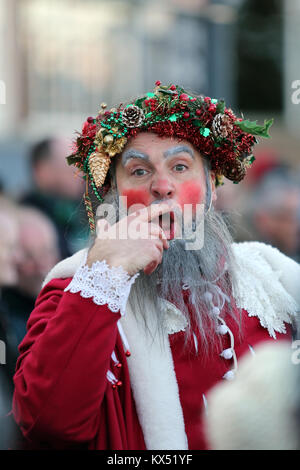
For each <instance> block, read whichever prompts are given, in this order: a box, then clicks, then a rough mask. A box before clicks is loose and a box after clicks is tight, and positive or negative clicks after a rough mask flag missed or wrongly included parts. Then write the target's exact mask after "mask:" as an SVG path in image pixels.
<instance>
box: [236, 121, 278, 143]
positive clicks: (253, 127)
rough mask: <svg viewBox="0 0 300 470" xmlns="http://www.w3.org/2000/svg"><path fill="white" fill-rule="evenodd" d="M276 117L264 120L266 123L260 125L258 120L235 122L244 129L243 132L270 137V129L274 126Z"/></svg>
mask: <svg viewBox="0 0 300 470" xmlns="http://www.w3.org/2000/svg"><path fill="white" fill-rule="evenodd" d="M273 122H274V119H269V120H268V121H266V120H265V121H264V125H263V126H260V125H259V124H257V121H248V120H245V121H235V122H234V124H235V125H236V126H238V127H239V128H240V129H242V131H243V132H247V133H248V134H252V135H258V136H260V137H265V138H267V139H269V138H270V137H271V136H270V134H269V129H270V127H271V126H272V124H273Z"/></svg>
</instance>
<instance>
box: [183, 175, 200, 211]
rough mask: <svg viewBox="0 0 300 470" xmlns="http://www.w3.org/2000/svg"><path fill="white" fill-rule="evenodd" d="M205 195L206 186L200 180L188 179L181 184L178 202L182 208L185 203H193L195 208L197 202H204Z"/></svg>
mask: <svg viewBox="0 0 300 470" xmlns="http://www.w3.org/2000/svg"><path fill="white" fill-rule="evenodd" d="M203 197H204V187H203V186H202V185H201V184H200V183H199V182H195V181H186V182H185V183H182V185H181V188H180V191H179V197H178V202H179V204H180V206H181V207H182V208H183V206H184V204H192V206H193V208H194V209H195V208H196V205H197V204H201V203H202V202H203Z"/></svg>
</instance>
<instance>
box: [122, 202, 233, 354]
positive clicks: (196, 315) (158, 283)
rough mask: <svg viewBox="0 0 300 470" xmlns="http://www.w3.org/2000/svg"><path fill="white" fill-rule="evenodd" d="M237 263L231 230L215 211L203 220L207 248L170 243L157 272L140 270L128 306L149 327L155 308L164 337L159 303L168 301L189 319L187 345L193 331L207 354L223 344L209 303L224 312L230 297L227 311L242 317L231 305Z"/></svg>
mask: <svg viewBox="0 0 300 470" xmlns="http://www.w3.org/2000/svg"><path fill="white" fill-rule="evenodd" d="M234 265H235V260H234V256H233V253H232V238H231V235H230V232H229V229H228V228H227V225H226V223H225V221H224V220H223V218H222V216H221V215H220V214H219V213H217V212H215V211H214V210H211V211H210V212H209V213H208V214H206V215H205V219H204V244H203V247H202V248H201V249H199V250H186V249H185V241H184V240H172V241H171V242H170V247H169V249H168V250H164V254H163V259H162V263H161V264H160V265H159V266H158V267H157V268H156V270H155V271H154V272H153V273H152V274H151V275H146V274H145V273H144V272H143V271H141V272H140V274H139V276H138V278H137V279H136V281H135V283H134V285H133V287H132V289H131V293H130V296H129V303H130V307H131V309H132V311H133V312H134V313H135V315H136V317H139V318H142V319H143V321H144V325H145V328H147V315H149V308H151V310H152V311H151V313H150V315H151V316H152V317H154V318H155V319H156V324H157V332H158V334H163V325H164V321H163V315H164V313H163V312H162V308H161V305H160V299H161V298H162V299H166V300H168V301H169V302H171V303H173V304H174V305H175V306H176V307H177V308H178V309H179V310H180V311H181V313H182V314H183V315H184V317H185V319H186V321H187V325H188V326H187V328H186V330H185V345H186V346H188V345H191V344H193V333H195V334H196V335H197V336H198V338H199V337H200V339H201V343H202V344H201V350H202V351H204V352H205V353H209V352H211V351H212V350H213V348H214V347H215V345H216V343H217V342H220V341H221V338H220V335H217V334H216V329H217V326H218V325H219V323H218V320H217V318H216V316H215V315H213V312H212V303H211V301H212V302H213V304H214V305H215V306H218V307H221V309H220V310H221V312H222V308H223V306H224V300H225V299H226V298H227V299H228V300H229V301H227V305H226V311H227V313H228V314H229V315H231V316H233V318H234V319H235V320H237V322H239V319H240V318H239V315H238V316H237V314H236V310H234V309H233V306H232V304H231V302H230V298H232V295H233V291H234V292H235V293H236V292H237V286H236V280H235V276H234V273H235V267H234ZM207 292H210V293H211V294H212V297H211V300H210V299H207V294H206V293H207ZM147 310H148V311H147ZM145 312H147V315H145ZM223 316H224V313H223ZM221 317H222V314H221ZM191 340H192V342H191Z"/></svg>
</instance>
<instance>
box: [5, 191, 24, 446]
mask: <svg viewBox="0 0 300 470" xmlns="http://www.w3.org/2000/svg"><path fill="white" fill-rule="evenodd" d="M0 228H1V230H0V449H4V448H6V447H7V442H8V441H7V438H8V437H9V436H11V433H12V432H13V430H14V428H15V427H14V423H13V421H12V420H9V419H6V415H7V413H8V412H9V411H10V409H11V397H12V391H13V382H12V377H13V374H14V371H15V366H16V360H17V355H18V351H16V350H15V347H14V345H15V334H14V331H13V330H12V329H11V328H10V327H9V325H8V324H7V318H8V316H9V310H8V307H7V305H6V304H5V302H4V301H3V296H2V293H3V288H4V287H6V286H14V285H15V284H16V283H17V281H18V270H17V268H18V263H19V260H20V249H19V227H18V209H17V207H16V206H15V204H14V203H13V202H12V201H11V200H9V199H8V198H6V197H4V196H0Z"/></svg>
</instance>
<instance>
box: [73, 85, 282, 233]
mask: <svg viewBox="0 0 300 470" xmlns="http://www.w3.org/2000/svg"><path fill="white" fill-rule="evenodd" d="M272 123H273V119H270V120H267V121H266V120H265V121H264V124H263V125H259V124H257V121H248V120H244V119H242V118H238V117H237V116H236V115H235V114H234V113H233V111H232V110H231V109H230V108H226V107H225V102H224V100H223V99H219V100H217V99H213V98H209V97H208V96H203V95H194V94H191V93H188V92H186V91H185V90H184V89H183V88H182V87H180V86H178V85H167V86H164V85H162V84H161V82H160V81H157V82H156V83H155V88H154V90H153V91H152V92H149V93H146V94H145V95H143V96H142V97H139V98H136V99H134V100H132V101H131V102H130V103H127V104H124V105H123V104H122V103H121V104H120V105H119V106H118V107H117V108H111V109H109V110H108V109H107V105H106V104H105V103H102V104H101V109H100V111H99V113H98V115H97V116H96V117H95V118H93V117H88V118H87V120H86V121H85V122H84V124H83V127H82V131H81V133H78V135H77V137H76V140H75V142H74V151H73V153H72V154H71V155H69V156H68V157H67V162H68V164H69V165H75V166H76V167H77V168H78V169H79V170H80V171H82V172H83V174H84V178H85V179H86V193H85V204H86V209H87V213H88V218H89V223H90V228H91V230H92V231H95V224H94V215H93V210H92V204H91V199H90V197H89V187H90V188H91V189H92V191H93V193H94V194H95V196H96V197H97V199H98V201H99V202H100V203H101V202H102V201H103V197H104V195H105V194H106V192H107V191H108V189H109V187H110V178H109V177H108V170H109V167H110V164H111V159H112V158H114V157H115V156H116V155H118V154H120V153H121V152H122V151H123V149H124V147H125V145H126V144H127V142H128V140H129V139H130V138H132V137H135V136H136V135H137V134H138V133H139V132H155V133H156V134H158V135H159V136H161V137H163V136H168V137H175V138H177V139H180V140H181V139H182V140H187V141H189V142H190V143H191V144H192V145H193V146H194V147H195V148H196V149H197V150H198V151H199V152H200V153H201V155H202V156H203V157H204V158H206V159H207V160H208V161H209V163H210V168H211V170H212V171H214V173H215V176H216V185H217V186H219V185H222V184H223V179H224V177H225V178H228V179H229V180H231V181H233V182H234V183H238V182H240V181H241V180H242V179H243V178H244V177H245V175H246V170H247V168H248V167H250V166H251V165H252V163H253V161H254V160H255V157H254V155H253V147H254V145H255V144H256V143H257V138H256V136H260V137H267V138H268V137H270V135H269V133H268V132H269V128H270V127H271V125H272Z"/></svg>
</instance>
